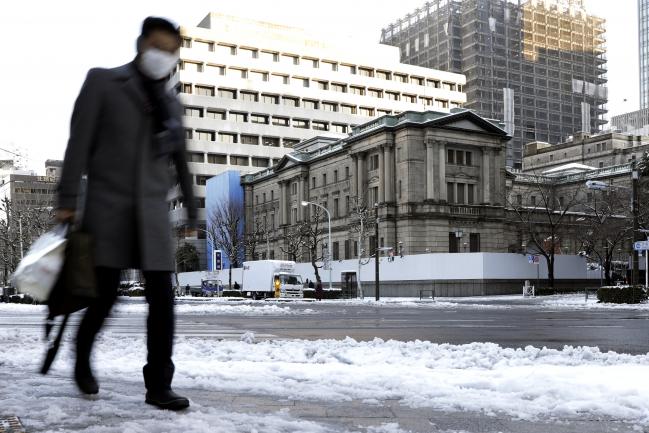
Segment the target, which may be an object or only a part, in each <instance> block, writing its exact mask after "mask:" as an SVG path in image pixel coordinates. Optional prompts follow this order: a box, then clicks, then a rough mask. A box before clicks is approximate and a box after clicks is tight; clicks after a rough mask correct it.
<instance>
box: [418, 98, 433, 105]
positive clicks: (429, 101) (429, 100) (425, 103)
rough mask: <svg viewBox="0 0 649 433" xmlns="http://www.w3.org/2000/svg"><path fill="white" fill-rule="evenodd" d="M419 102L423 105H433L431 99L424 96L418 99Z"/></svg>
mask: <svg viewBox="0 0 649 433" xmlns="http://www.w3.org/2000/svg"><path fill="white" fill-rule="evenodd" d="M419 102H420V103H421V104H424V105H428V106H430V105H433V98H428V97H426V96H420V97H419Z"/></svg>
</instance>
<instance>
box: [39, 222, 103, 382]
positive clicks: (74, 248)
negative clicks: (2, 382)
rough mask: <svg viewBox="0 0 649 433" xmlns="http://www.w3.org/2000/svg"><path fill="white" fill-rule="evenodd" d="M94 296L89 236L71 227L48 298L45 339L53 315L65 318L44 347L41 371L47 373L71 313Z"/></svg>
mask: <svg viewBox="0 0 649 433" xmlns="http://www.w3.org/2000/svg"><path fill="white" fill-rule="evenodd" d="M97 296H98V293H97V282H96V277H95V265H94V261H93V257H92V239H91V237H90V235H89V234H87V233H84V232H81V231H78V230H72V231H70V232H69V233H68V235H67V243H66V245H65V258H64V261H63V269H61V273H60V274H59V278H58V280H57V282H56V284H55V285H54V288H53V289H52V292H51V293H50V297H49V299H48V300H47V307H48V310H49V314H48V316H47V321H46V323H45V338H49V335H50V333H51V332H52V328H53V327H54V324H55V320H54V319H55V317H57V316H61V315H63V316H64V317H63V320H62V322H61V325H60V328H59V331H58V334H57V336H56V339H55V340H54V341H52V342H51V344H50V346H49V348H48V350H47V353H46V356H45V361H44V362H43V366H42V367H41V374H47V372H48V371H49V369H50V366H51V365H52V362H54V358H55V357H56V352H57V351H58V349H59V345H60V344H61V339H62V337H63V331H64V329H65V325H66V324H67V322H68V318H69V317H70V314H72V313H74V312H75V311H79V310H82V309H84V308H86V307H87V306H88V305H90V303H91V302H92V301H93V300H94V299H96V298H97Z"/></svg>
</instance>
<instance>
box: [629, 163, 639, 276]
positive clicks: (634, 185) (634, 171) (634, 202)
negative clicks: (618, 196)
mask: <svg viewBox="0 0 649 433" xmlns="http://www.w3.org/2000/svg"><path fill="white" fill-rule="evenodd" d="M632 158H633V159H632V161H631V195H632V199H631V209H632V212H633V234H632V235H631V238H632V239H633V242H631V248H632V252H633V262H632V268H631V269H632V271H631V284H633V285H636V284H638V268H639V260H638V251H636V250H635V248H633V244H634V243H635V242H636V241H637V240H639V239H638V228H639V227H638V213H639V210H640V209H639V207H640V206H639V204H638V179H639V177H640V175H639V174H640V173H639V172H638V166H637V162H636V159H635V155H633V157H632Z"/></svg>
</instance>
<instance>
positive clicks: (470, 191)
mask: <svg viewBox="0 0 649 433" xmlns="http://www.w3.org/2000/svg"><path fill="white" fill-rule="evenodd" d="M474 194H475V185H473V184H472V183H469V184H467V186H466V204H473V203H474Z"/></svg>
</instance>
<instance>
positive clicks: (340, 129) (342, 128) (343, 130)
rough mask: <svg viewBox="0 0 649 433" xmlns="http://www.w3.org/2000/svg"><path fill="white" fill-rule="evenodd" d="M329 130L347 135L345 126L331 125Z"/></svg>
mask: <svg viewBox="0 0 649 433" xmlns="http://www.w3.org/2000/svg"><path fill="white" fill-rule="evenodd" d="M331 130H332V131H334V132H339V133H341V134H347V125H342V124H339V123H332V124H331Z"/></svg>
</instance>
